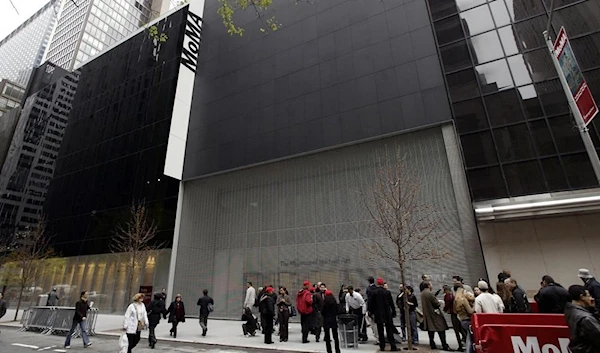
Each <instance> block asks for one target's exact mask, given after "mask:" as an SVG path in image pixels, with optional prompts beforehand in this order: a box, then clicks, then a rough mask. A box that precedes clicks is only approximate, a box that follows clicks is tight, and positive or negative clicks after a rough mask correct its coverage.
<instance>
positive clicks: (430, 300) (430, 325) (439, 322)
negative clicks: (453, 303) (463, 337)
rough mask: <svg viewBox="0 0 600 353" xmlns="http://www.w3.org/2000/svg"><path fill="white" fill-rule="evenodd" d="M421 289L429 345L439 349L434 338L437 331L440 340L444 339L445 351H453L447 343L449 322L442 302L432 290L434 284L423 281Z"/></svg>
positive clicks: (424, 323) (424, 322)
mask: <svg viewBox="0 0 600 353" xmlns="http://www.w3.org/2000/svg"><path fill="white" fill-rule="evenodd" d="M419 288H420V289H421V306H422V308H423V320H424V321H423V325H424V328H425V331H427V333H428V334H429V345H430V346H431V349H437V346H436V344H435V341H434V338H435V333H436V332H437V333H438V335H439V336H440V340H441V341H442V348H443V349H444V350H445V351H451V350H450V347H448V343H446V330H447V329H448V324H447V323H446V319H445V318H444V315H443V314H442V311H441V310H440V307H441V306H442V305H441V304H440V302H439V301H438V300H437V299H436V297H435V295H434V294H433V293H432V292H431V290H432V288H433V287H432V285H431V282H429V281H423V282H421V285H420V286H419Z"/></svg>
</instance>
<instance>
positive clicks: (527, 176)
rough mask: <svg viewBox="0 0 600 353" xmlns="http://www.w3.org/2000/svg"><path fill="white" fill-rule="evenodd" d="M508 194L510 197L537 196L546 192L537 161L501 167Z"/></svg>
mask: <svg viewBox="0 0 600 353" xmlns="http://www.w3.org/2000/svg"><path fill="white" fill-rule="evenodd" d="M502 169H504V175H505V177H506V183H507V184H508V192H509V194H510V195H511V196H518V195H527V194H539V193H543V192H546V191H547V190H546V185H545V183H544V182H543V180H544V179H543V176H542V172H541V170H540V165H539V164H538V161H537V160H535V161H530V162H521V163H514V164H508V165H503V166H502Z"/></svg>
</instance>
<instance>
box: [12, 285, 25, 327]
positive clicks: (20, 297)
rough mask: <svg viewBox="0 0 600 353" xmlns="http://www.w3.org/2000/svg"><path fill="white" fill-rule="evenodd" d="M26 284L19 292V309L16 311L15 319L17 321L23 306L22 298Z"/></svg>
mask: <svg viewBox="0 0 600 353" xmlns="http://www.w3.org/2000/svg"><path fill="white" fill-rule="evenodd" d="M24 289H25V286H23V285H22V286H21V292H20V293H19V301H18V302H17V310H16V311H15V318H14V320H13V321H17V316H19V308H20V307H21V300H23V290H24Z"/></svg>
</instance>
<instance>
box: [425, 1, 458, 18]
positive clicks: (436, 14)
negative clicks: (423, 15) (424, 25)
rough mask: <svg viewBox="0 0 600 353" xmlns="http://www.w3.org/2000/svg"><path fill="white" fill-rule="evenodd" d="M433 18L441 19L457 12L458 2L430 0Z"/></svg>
mask: <svg viewBox="0 0 600 353" xmlns="http://www.w3.org/2000/svg"><path fill="white" fill-rule="evenodd" d="M429 9H430V11H431V18H433V19H434V20H437V19H440V18H442V17H446V16H449V15H452V14H455V13H456V2H455V1H454V0H429Z"/></svg>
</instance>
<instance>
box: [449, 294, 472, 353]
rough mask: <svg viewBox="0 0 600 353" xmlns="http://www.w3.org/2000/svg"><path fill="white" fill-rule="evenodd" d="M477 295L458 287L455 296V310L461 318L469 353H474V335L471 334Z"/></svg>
mask: <svg viewBox="0 0 600 353" xmlns="http://www.w3.org/2000/svg"><path fill="white" fill-rule="evenodd" d="M474 307H475V295H474V294H473V293H472V292H467V291H466V290H464V288H458V290H457V291H456V295H455V296H454V312H456V315H457V316H458V319H459V320H460V325H461V328H462V331H463V332H466V335H465V338H466V339H465V346H466V350H467V353H473V337H472V336H471V333H470V332H471V330H470V327H471V317H472V316H473V314H474V313H475V309H474Z"/></svg>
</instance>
